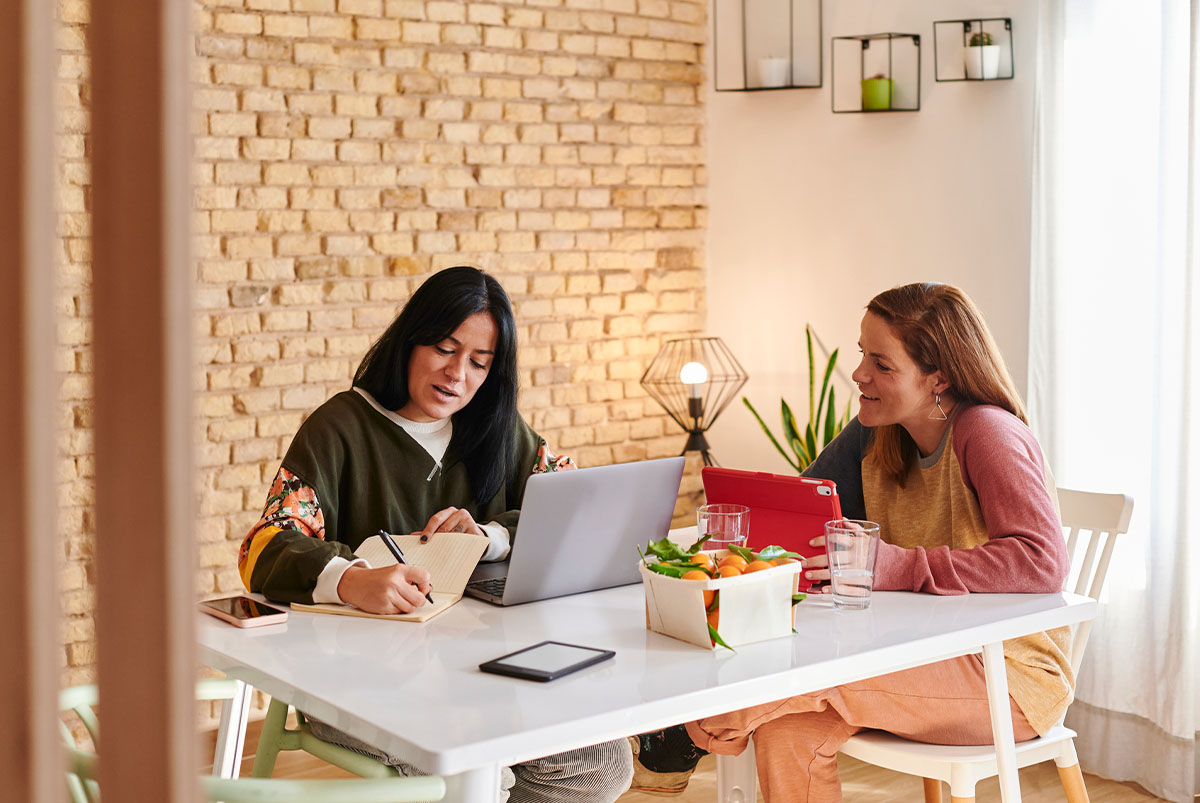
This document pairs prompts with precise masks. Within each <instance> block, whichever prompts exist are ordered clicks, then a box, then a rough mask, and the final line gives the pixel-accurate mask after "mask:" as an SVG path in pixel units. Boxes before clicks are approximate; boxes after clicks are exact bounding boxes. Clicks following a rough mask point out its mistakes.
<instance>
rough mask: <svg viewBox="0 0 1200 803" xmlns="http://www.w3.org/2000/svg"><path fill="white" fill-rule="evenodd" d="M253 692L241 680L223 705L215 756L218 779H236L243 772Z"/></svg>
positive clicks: (214, 773)
mask: <svg viewBox="0 0 1200 803" xmlns="http://www.w3.org/2000/svg"><path fill="white" fill-rule="evenodd" d="M253 691H254V689H252V688H250V687H249V686H247V685H246V684H245V683H242V682H241V681H240V680H239V681H237V691H236V692H235V693H234V695H233V697H231V698H229V699H228V700H224V701H222V703H221V724H220V726H219V727H218V728H217V749H216V752H215V754H214V755H213V775H215V776H217V777H218V778H236V777H238V772H239V771H240V770H241V765H242V748H243V747H244V746H245V743H246V719H247V717H248V716H249V713H250V694H251V692H253Z"/></svg>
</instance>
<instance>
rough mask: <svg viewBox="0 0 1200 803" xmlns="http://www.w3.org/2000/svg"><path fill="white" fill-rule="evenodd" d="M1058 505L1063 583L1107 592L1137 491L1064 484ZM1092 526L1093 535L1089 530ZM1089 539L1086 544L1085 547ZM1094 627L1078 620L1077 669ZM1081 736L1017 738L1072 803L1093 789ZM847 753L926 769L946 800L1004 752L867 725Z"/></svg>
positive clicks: (962, 797)
mask: <svg viewBox="0 0 1200 803" xmlns="http://www.w3.org/2000/svg"><path fill="white" fill-rule="evenodd" d="M1058 504H1059V509H1060V514H1061V516H1062V522H1063V526H1064V527H1066V528H1069V529H1070V535H1069V536H1068V538H1067V552H1068V554H1069V555H1070V558H1071V573H1070V575H1069V576H1068V577H1067V581H1066V582H1065V583H1064V584H1063V587H1064V590H1071V591H1074V593H1076V594H1086V595H1087V596H1089V597H1091V598H1092V599H1099V598H1100V590H1101V589H1102V588H1103V586H1104V576H1105V574H1107V573H1108V563H1109V559H1110V558H1111V557H1112V551H1113V545H1114V544H1115V543H1116V540H1117V538H1116V537H1117V534H1118V533H1124V532H1128V531H1129V518H1130V516H1131V515H1132V514H1133V498H1132V497H1129V496H1125V495H1124V494H1097V493H1087V492H1085V491H1069V490H1066V489H1065V488H1064V489H1060V490H1059V492H1058ZM1088 532H1090V535H1082V534H1083V533H1088ZM1084 541H1086V550H1085V549H1083V548H1082V547H1083V546H1084V544H1083V542H1084ZM1097 555H1098V556H1099V560H1097ZM1072 579H1074V584H1073V585H1072ZM1091 627H1092V623H1091V622H1083V623H1082V624H1080V625H1079V626H1078V627H1076V629H1075V633H1074V636H1073V638H1072V639H1071V651H1070V654H1069V655H1068V657H1069V658H1070V660H1071V668H1072V669H1073V670H1074V671H1075V673H1076V674H1078V672H1079V665H1080V663H1081V662H1082V661H1083V650H1084V648H1085V647H1086V646H1087V640H1088V634H1089V633H1090V632H1091ZM1075 736H1076V733H1075V731H1073V730H1071V729H1070V728H1066V727H1064V726H1063V724H1062V722H1061V721H1059V723H1058V724H1057V725H1055V726H1054V727H1053V728H1051V730H1050V732H1049V733H1047V734H1046V735H1045V736H1039V737H1038V738H1036V739H1031V740H1029V741H1027V742H1021V743H1020V744H1018V745H1017V767H1018V768H1020V767H1028V766H1031V765H1033V764H1040V763H1041V762H1043V761H1050V760H1051V759H1053V760H1054V763H1055V764H1056V765H1057V766H1058V775H1059V778H1060V779H1061V780H1062V785H1063V789H1064V790H1065V791H1066V793H1067V800H1068V801H1069V803H1084V802H1085V801H1087V799H1088V796H1087V789H1086V788H1085V787H1084V785H1083V773H1082V772H1080V770H1079V757H1078V756H1076V755H1075V742H1074V739H1075ZM842 752H843V753H845V754H846V755H848V756H851V757H853V758H856V759H858V760H859V761H864V762H866V763H868V764H874V765H875V766H877V767H885V768H887V769H890V770H895V771H896V772H903V773H905V774H906V775H919V776H921V777H922V778H923V779H924V780H925V800H926V801H927V803H940V801H941V799H942V786H941V782H942V781H946V782H947V783H949V784H950V798H951V800H953V801H955V803H959V801H963V802H964V803H965V801H971V800H974V799H975V784H977V783H978V782H979V781H981V780H983V779H984V778H990V777H992V776H994V775H997V774H998V770H997V768H996V752H995V750H994V749H992V747H991V745H982V746H978V747H975V746H972V747H957V746H948V745H936V744H923V743H921V742H910V741H908V740H907V739H902V738H900V737H899V736H894V735H892V734H890V733H884V732H882V731H865V732H863V733H859V734H857V735H855V736H853V737H851V739H850V741H848V742H847V743H846V744H845V745H844V746H843V747H842Z"/></svg>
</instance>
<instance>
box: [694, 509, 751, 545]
mask: <svg viewBox="0 0 1200 803" xmlns="http://www.w3.org/2000/svg"><path fill="white" fill-rule="evenodd" d="M709 534H711V535H712V538H709V539H708V540H707V541H705V542H704V547H703V548H704V549H729V545H730V544H737V545H738V546H745V545H746V536H747V535H749V534H750V508H748V507H746V506H745V505H731V504H720V505H701V506H700V507H698V508H696V535H697V537H699V538H703V537H704V536H706V535H709Z"/></svg>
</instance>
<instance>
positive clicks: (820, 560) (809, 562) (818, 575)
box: [804, 535, 829, 594]
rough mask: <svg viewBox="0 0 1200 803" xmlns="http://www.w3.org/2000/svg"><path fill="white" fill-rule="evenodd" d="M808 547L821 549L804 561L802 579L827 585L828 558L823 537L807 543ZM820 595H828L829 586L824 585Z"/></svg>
mask: <svg viewBox="0 0 1200 803" xmlns="http://www.w3.org/2000/svg"><path fill="white" fill-rule="evenodd" d="M808 545H809V546H817V547H821V552H819V553H818V554H816V555H813V556H812V557H811V558H805V559H804V578H805V579H806V580H811V581H812V582H814V583H826V584H828V583H829V558H828V556H826V554H825V551H824V550H825V536H823V535H818V536H817V537H816V538H814V539H812V540H811V541H809V542H808ZM821 592H822V593H825V594H828V593H829V586H828V585H826V586H825V587H824V588H823V589H821Z"/></svg>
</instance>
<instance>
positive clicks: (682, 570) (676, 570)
mask: <svg viewBox="0 0 1200 803" xmlns="http://www.w3.org/2000/svg"><path fill="white" fill-rule="evenodd" d="M646 568H647V569H649V570H650V571H652V572H658V573H659V574H665V575H666V576H667V577H674V578H676V579H679V578H681V577H683V576H684V575H685V574H687V573H688V572H690V571H691V570H692V569H699V568H700V567H699V566H687V567H684V566H674V565H671V564H668V563H651V564H649V565H648V566H646Z"/></svg>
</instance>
